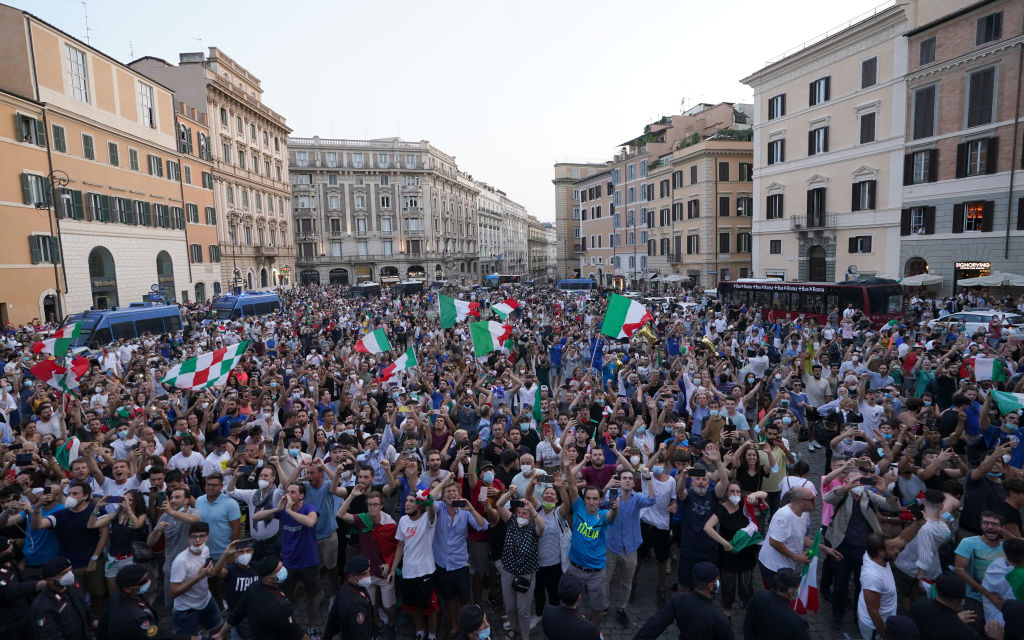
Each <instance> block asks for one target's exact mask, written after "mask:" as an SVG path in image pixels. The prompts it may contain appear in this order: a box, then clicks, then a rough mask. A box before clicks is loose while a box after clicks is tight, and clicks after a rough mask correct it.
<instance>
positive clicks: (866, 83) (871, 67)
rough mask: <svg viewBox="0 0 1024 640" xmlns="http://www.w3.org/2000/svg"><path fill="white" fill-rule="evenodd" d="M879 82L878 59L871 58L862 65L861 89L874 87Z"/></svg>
mask: <svg viewBox="0 0 1024 640" xmlns="http://www.w3.org/2000/svg"><path fill="white" fill-rule="evenodd" d="M877 82H878V58H877V57H875V58H869V59H867V60H865V61H864V62H861V63H860V88H861V89H867V88H868V87H873V86H875V84H876V83H877Z"/></svg>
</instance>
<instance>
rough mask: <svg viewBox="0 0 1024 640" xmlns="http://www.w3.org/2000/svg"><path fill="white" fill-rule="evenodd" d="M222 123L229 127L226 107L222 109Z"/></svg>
mask: <svg viewBox="0 0 1024 640" xmlns="http://www.w3.org/2000/svg"><path fill="white" fill-rule="evenodd" d="M220 123H221V124H222V125H224V126H225V127H226V126H228V110H227V109H225V108H224V107H221V108H220Z"/></svg>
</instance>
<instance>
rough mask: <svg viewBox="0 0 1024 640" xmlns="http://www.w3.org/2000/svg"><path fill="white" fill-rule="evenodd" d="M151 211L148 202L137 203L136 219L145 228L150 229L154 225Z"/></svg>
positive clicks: (137, 201)
mask: <svg viewBox="0 0 1024 640" xmlns="http://www.w3.org/2000/svg"><path fill="white" fill-rule="evenodd" d="M150 210H151V208H150V205H149V203H148V202H142V201H140V200H136V201H135V219H136V220H138V221H139V224H140V225H141V226H143V227H148V226H150V225H152V224H153V220H152V217H151V213H150Z"/></svg>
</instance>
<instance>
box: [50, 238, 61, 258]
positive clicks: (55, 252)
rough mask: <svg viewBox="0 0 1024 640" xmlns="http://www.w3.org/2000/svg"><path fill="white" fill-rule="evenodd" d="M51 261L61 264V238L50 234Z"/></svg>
mask: <svg viewBox="0 0 1024 640" xmlns="http://www.w3.org/2000/svg"><path fill="white" fill-rule="evenodd" d="M49 239H50V262H52V263H53V264H60V261H61V257H62V256H61V255H60V238H57V237H54V236H50V237H49Z"/></svg>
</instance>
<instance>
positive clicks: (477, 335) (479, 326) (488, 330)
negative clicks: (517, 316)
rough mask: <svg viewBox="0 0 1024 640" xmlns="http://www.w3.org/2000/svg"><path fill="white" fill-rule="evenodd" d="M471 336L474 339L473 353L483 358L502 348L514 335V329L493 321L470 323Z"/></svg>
mask: <svg viewBox="0 0 1024 640" xmlns="http://www.w3.org/2000/svg"><path fill="white" fill-rule="evenodd" d="M469 335H470V337H472V338H473V352H474V353H475V354H476V357H478V358H482V357H483V356H486V355H487V354H488V353H490V352H492V351H497V350H498V349H500V348H501V346H502V345H503V344H505V341H506V340H508V339H509V337H511V335H512V327H511V326H510V325H507V324H501V323H500V322H495V321H493V320H488V321H486V322H470V323H469Z"/></svg>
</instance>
